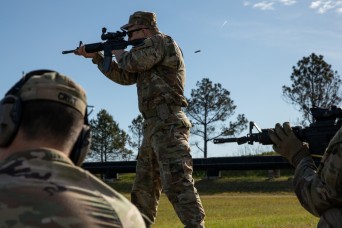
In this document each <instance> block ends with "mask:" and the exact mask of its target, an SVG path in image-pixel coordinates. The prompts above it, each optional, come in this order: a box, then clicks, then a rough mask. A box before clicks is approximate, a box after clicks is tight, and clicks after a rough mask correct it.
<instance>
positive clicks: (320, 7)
mask: <svg viewBox="0 0 342 228" xmlns="http://www.w3.org/2000/svg"><path fill="white" fill-rule="evenodd" d="M340 6H342V1H333V0H317V1H312V2H311V4H310V6H309V7H310V8H311V9H314V10H317V12H318V13H320V14H323V13H326V12H328V11H329V10H331V9H334V8H337V9H336V12H338V13H340V12H341V7H340Z"/></svg>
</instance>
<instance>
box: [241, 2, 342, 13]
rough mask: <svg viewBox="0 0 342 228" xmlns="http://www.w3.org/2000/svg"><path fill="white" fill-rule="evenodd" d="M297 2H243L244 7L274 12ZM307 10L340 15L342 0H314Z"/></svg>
mask: <svg viewBox="0 0 342 228" xmlns="http://www.w3.org/2000/svg"><path fill="white" fill-rule="evenodd" d="M297 1H298V0H264V1H254V2H253V1H252V0H251V1H245V2H244V3H243V5H244V6H246V7H252V8H256V9H261V10H274V9H275V8H276V7H277V6H278V5H284V6H291V5H294V4H295V3H297ZM309 8H310V9H313V10H315V11H317V12H318V13H319V14H324V13H326V12H328V11H329V10H333V9H335V11H336V12H337V13H338V14H342V0H314V1H311V2H310V3H309Z"/></svg>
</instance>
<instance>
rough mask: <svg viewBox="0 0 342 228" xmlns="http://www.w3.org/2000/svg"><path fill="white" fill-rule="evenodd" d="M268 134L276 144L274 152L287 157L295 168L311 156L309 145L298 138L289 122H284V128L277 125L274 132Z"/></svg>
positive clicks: (269, 131)
mask: <svg viewBox="0 0 342 228" xmlns="http://www.w3.org/2000/svg"><path fill="white" fill-rule="evenodd" d="M268 134H269V136H270V139H271V140H272V141H273V143H274V145H273V150H274V151H275V152H277V153H279V154H280V155H281V156H283V157H285V158H286V159H287V160H288V161H289V162H290V163H291V164H292V165H293V166H294V167H296V166H297V165H298V164H299V162H300V161H301V160H302V159H303V158H304V157H307V156H310V152H309V145H308V144H307V143H303V142H302V141H300V140H299V139H298V138H297V137H296V135H295V134H294V133H293V131H292V128H291V126H290V123H289V122H284V123H283V127H282V126H281V125H280V124H279V123H277V124H276V125H275V128H274V130H273V129H269V130H268Z"/></svg>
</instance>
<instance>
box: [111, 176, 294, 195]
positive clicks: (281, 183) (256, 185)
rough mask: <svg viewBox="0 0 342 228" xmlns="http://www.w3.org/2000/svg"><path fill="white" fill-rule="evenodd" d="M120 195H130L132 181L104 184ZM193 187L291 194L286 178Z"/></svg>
mask: <svg viewBox="0 0 342 228" xmlns="http://www.w3.org/2000/svg"><path fill="white" fill-rule="evenodd" d="M106 183H107V184H108V185H110V186H111V187H112V188H114V189H115V190H116V191H118V192H120V193H130V192H131V189H132V185H133V181H130V180H120V179H119V180H114V181H113V182H106ZM195 187H196V188H197V190H198V192H199V193H200V194H207V195H211V194H218V193H225V192H245V193H251V192H254V193H276V192H293V187H292V180H291V179H288V178H275V179H271V180H269V179H266V178H246V177H241V178H218V179H213V180H210V179H197V180H196V181H195Z"/></svg>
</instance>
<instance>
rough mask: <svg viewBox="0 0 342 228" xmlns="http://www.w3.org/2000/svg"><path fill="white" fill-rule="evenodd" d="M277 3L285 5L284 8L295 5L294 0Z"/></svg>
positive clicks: (283, 0)
mask: <svg viewBox="0 0 342 228" xmlns="http://www.w3.org/2000/svg"><path fill="white" fill-rule="evenodd" d="M279 2H280V3H283V4H284V5H286V6H290V5H293V4H295V3H296V1H295V0H280V1H279Z"/></svg>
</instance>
